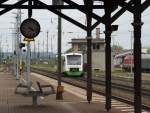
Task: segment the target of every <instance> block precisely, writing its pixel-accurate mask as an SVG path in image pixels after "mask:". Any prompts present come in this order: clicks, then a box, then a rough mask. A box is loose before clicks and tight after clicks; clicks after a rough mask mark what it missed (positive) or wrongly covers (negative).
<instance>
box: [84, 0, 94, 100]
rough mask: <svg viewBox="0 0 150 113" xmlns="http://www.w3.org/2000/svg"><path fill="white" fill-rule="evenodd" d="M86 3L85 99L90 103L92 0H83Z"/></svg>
mask: <svg viewBox="0 0 150 113" xmlns="http://www.w3.org/2000/svg"><path fill="white" fill-rule="evenodd" d="M84 3H85V5H87V12H88V15H86V18H87V101H88V102H89V103H90V102H91V100H92V50H91V45H92V29H91V24H92V7H91V5H92V4H93V2H92V0H84Z"/></svg>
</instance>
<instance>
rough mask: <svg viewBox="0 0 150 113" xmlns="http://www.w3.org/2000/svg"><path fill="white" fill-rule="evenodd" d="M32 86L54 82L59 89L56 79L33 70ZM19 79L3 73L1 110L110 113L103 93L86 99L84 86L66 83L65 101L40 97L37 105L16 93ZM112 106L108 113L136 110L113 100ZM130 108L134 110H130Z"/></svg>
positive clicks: (1, 112) (7, 112)
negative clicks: (38, 83)
mask: <svg viewBox="0 0 150 113" xmlns="http://www.w3.org/2000/svg"><path fill="white" fill-rule="evenodd" d="M31 75H32V76H31V80H32V82H33V86H35V87H36V84H35V82H36V81H39V82H40V83H41V84H49V83H51V84H53V85H54V87H55V88H56V86H57V81H56V80H51V79H49V78H47V77H44V76H41V75H38V74H35V73H31ZM17 84H18V81H17V80H16V79H15V77H14V76H13V75H12V74H11V73H10V72H0V113H107V111H106V110H105V107H104V106H105V103H104V102H105V99H104V97H102V96H97V95H96V94H94V95H93V101H92V102H91V103H90V104H89V103H88V102H87V101H86V95H85V92H84V91H83V92H82V89H76V88H71V86H69V85H66V84H65V83H63V85H64V87H65V92H64V94H63V96H64V99H63V100H56V99H55V98H56V96H55V95H50V96H47V97H44V98H43V97H39V98H38V105H37V106H33V105H32V98H31V97H24V96H22V95H18V94H15V93H14V90H15V88H16V86H17ZM112 103H113V105H112V109H111V110H110V111H109V113H129V112H130V113H131V112H132V113H133V109H131V108H130V107H129V106H128V107H127V106H124V105H122V104H121V103H119V102H116V101H114V100H113V101H112ZM129 109H131V110H129Z"/></svg>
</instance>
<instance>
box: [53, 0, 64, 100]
mask: <svg viewBox="0 0 150 113" xmlns="http://www.w3.org/2000/svg"><path fill="white" fill-rule="evenodd" d="M52 4H53V5H63V4H64V2H63V1H62V0H52ZM58 11H60V12H61V9H59V10H58ZM61 38H62V20H61V17H60V16H58V86H57V93H56V99H57V100H62V99H63V90H64V87H63V86H62V85H61Z"/></svg>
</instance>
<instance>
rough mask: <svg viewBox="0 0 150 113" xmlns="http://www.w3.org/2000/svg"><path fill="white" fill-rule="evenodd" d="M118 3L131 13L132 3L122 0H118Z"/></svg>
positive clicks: (132, 9)
mask: <svg viewBox="0 0 150 113" xmlns="http://www.w3.org/2000/svg"><path fill="white" fill-rule="evenodd" d="M130 3H132V0H131V1H130ZM119 5H120V6H121V7H122V8H125V9H126V10H128V11H129V12H131V13H133V11H134V7H133V6H132V5H129V3H126V2H125V1H124V0H120V1H119Z"/></svg>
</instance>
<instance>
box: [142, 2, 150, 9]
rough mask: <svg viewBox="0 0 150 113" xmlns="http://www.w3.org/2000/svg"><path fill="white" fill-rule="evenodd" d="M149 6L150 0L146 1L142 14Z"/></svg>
mask: <svg viewBox="0 0 150 113" xmlns="http://www.w3.org/2000/svg"><path fill="white" fill-rule="evenodd" d="M149 6H150V0H146V1H145V2H144V3H143V4H142V9H141V12H144V11H145V10H146V9H147V8H148V7H149Z"/></svg>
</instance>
